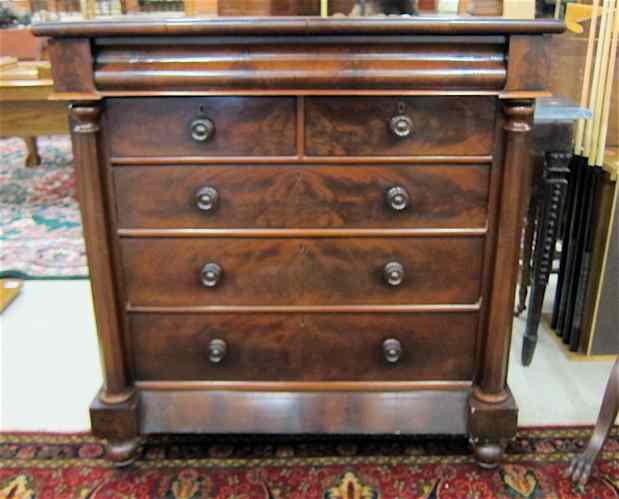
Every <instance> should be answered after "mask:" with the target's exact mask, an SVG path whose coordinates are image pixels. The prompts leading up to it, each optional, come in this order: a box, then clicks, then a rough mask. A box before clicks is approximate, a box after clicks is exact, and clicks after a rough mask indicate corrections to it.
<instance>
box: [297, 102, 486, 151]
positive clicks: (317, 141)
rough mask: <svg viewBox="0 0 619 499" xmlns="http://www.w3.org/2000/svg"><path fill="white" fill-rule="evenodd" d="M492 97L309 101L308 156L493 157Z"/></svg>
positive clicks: (306, 128)
mask: <svg viewBox="0 0 619 499" xmlns="http://www.w3.org/2000/svg"><path fill="white" fill-rule="evenodd" d="M495 108H496V103H495V99H494V98H493V97H485V96H467V97H458V96H454V97H346V98H341V97H312V98H307V99H306V101H305V153H306V154H307V155H308V156H475V155H489V154H492V151H493V137H494V123H495Z"/></svg>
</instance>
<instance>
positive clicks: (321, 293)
mask: <svg viewBox="0 0 619 499" xmlns="http://www.w3.org/2000/svg"><path fill="white" fill-rule="evenodd" d="M483 241H484V239H483V238H481V237H476V238H390V239H379V238H318V239H236V238H205V239H190V238H181V239H176V240H174V239H124V240H123V241H122V243H121V244H122V253H123V260H124V265H125V271H124V274H125V278H126V281H127V292H128V297H129V300H130V302H131V303H132V304H134V305H153V306H191V305H194V306H209V305H351V304H352V305H354V304H356V305H363V304H434V303H456V304H460V303H461V304H466V303H475V302H477V300H478V298H479V291H480V274H481V261H482V254H483ZM209 263H215V264H217V265H218V266H219V268H220V272H219V276H218V279H217V278H216V276H214V274H213V272H211V277H210V278H209V277H208V276H207V277H206V281H207V283H208V284H209V285H205V284H204V283H203V282H202V280H203V279H204V275H203V274H204V273H203V269H204V268H205V266H206V265H207V264H209ZM388 264H390V265H388ZM398 266H400V267H399V268H398ZM211 269H212V267H211ZM207 270H208V269H207ZM215 274H216V273H215ZM213 281H214V282H213ZM399 281H401V282H399ZM210 284H213V285H212V286H210Z"/></svg>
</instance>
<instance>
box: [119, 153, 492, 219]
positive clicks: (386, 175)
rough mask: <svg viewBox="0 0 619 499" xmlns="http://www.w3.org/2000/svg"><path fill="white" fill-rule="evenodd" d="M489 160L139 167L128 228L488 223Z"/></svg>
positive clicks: (127, 195)
mask: <svg viewBox="0 0 619 499" xmlns="http://www.w3.org/2000/svg"><path fill="white" fill-rule="evenodd" d="M489 169H490V167H489V166H488V165H451V166H446V165H423V166H373V167H370V166H329V167H326V166H325V167H323V166H316V167H314V166H287V165H286V166H236V165H234V166H232V165H231V166H219V165H218V166H215V165H213V166H210V165H209V166H165V167H163V166H161V167H160V166H135V167H133V166H132V167H119V168H116V169H115V171H114V183H115V187H116V199H117V201H116V204H117V207H118V220H119V224H120V226H121V227H123V228H245V227H250V228H284V229H287V228H340V227H341V228H402V227H404V228H433V227H436V228H458V227H474V228H477V227H485V225H486V219H487V204H488V184H489V176H490V175H489Z"/></svg>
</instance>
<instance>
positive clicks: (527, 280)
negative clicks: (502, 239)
mask: <svg viewBox="0 0 619 499" xmlns="http://www.w3.org/2000/svg"><path fill="white" fill-rule="evenodd" d="M537 204H538V203H537V195H536V193H535V191H534V192H532V195H531V197H530V198H529V208H528V211H527V219H526V222H525V227H524V235H523V237H522V256H521V261H522V264H521V265H520V275H519V282H520V287H519V288H518V304H517V305H516V310H515V311H514V315H515V316H516V317H518V316H519V315H520V314H521V313H522V312H523V311H524V310H525V309H526V308H527V307H526V303H527V294H528V292H529V285H530V284H531V253H532V250H533V236H534V235H535V225H536V223H535V221H536V217H537Z"/></svg>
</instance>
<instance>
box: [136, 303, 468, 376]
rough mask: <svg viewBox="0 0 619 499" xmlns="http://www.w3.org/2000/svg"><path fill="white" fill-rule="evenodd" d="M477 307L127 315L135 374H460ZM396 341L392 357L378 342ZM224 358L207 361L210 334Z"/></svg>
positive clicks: (465, 366)
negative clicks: (378, 311)
mask: <svg viewBox="0 0 619 499" xmlns="http://www.w3.org/2000/svg"><path fill="white" fill-rule="evenodd" d="M476 328H477V313H475V312H469V313H454V314H440V313H433V314H361V315H355V314H334V315H323V314H311V315H304V314H260V315H258V316H251V315H227V314H218V315H186V316H179V315H159V314H155V315H148V314H132V316H131V330H132V333H131V339H132V342H133V350H134V351H135V352H139V354H138V355H136V356H135V375H136V379H138V380H142V381H146V380H150V381H152V380H155V381H180V380H185V381H252V382H254V381H255V382H259V381H354V382H357V383H360V382H363V381H427V380H430V381H458V380H470V379H471V377H472V375H473V366H474V347H475V334H476ZM389 338H393V339H396V340H397V341H398V342H399V343H400V344H401V355H400V357H399V359H398V360H397V361H396V362H389V361H387V360H386V358H385V353H384V351H383V343H384V342H385V340H387V339H389ZM217 339H219V340H223V341H224V342H225V343H226V344H227V350H226V353H225V355H224V356H223V358H222V360H221V361H219V362H212V361H211V360H209V346H210V344H211V342H212V341H213V340H217Z"/></svg>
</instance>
